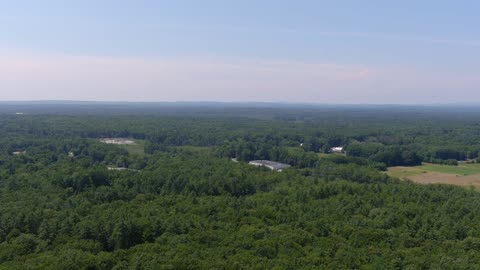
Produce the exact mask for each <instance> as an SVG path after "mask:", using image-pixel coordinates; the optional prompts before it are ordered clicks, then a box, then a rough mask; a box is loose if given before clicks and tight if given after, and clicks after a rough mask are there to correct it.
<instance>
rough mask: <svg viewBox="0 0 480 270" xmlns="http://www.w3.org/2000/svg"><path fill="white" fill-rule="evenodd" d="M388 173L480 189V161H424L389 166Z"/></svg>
mask: <svg viewBox="0 0 480 270" xmlns="http://www.w3.org/2000/svg"><path fill="white" fill-rule="evenodd" d="M387 174H388V175H390V176H392V177H397V178H400V179H404V180H411V181H414V182H417V183H422V184H451V185H458V186H474V187H475V188H476V189H477V190H480V163H460V164H459V165H458V166H449V165H438V164H430V163H424V164H422V165H421V166H415V167H403V166H396V167H390V168H388V171H387Z"/></svg>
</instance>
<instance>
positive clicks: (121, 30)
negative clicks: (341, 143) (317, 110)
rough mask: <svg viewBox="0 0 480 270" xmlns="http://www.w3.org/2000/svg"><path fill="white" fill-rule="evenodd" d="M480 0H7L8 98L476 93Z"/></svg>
mask: <svg viewBox="0 0 480 270" xmlns="http://www.w3.org/2000/svg"><path fill="white" fill-rule="evenodd" d="M479 8H480V3H477V2H472V1H457V2H455V3H450V4H449V3H439V2H437V1H431V0H429V1H422V2H421V3H418V1H402V2H401V3H400V2H399V3H392V2H389V3H386V2H384V1H378V0H377V1H368V2H367V3H365V2H358V1H340V2H335V3H333V2H326V1H297V2H295V3H291V2H289V1H270V0H268V1H262V2H261V3H259V2H257V1H242V2H240V1H238V2H230V3H225V2H224V1H219V0H207V1H202V2H201V3H199V2H197V1H175V2H174V3H173V2H167V1H141V2H135V3H133V2H129V1H102V2H101V3H98V1H90V0H87V1H82V2H77V3H68V4H65V3H63V2H62V1H58V0H50V1H46V2H42V3H40V2H36V1H31V0H30V1H28V0H25V1H15V2H9V3H7V2H5V3H0V32H1V33H2V35H1V36H0V100H2V101H38V100H44V101H53V100H61V101H99V102H267V103H291V104H407V105H432V104H433V105H436V104H476V103H478V101H480V94H478V93H479V92H480V91H478V90H479V89H478V88H479V86H480V54H478V49H479V48H480V35H479V34H480V30H479V29H478V28H476V27H475V25H479V24H480V18H478V16H477V14H476V11H477V10H479Z"/></svg>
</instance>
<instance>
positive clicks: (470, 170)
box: [417, 163, 480, 176]
mask: <svg viewBox="0 0 480 270" xmlns="http://www.w3.org/2000/svg"><path fill="white" fill-rule="evenodd" d="M417 168H420V169H421V170H424V171H429V172H438V173H449V174H456V175H462V176H467V175H474V174H480V163H463V164H462V163H460V164H458V166H446V165H437V164H423V165H422V166H419V167H417Z"/></svg>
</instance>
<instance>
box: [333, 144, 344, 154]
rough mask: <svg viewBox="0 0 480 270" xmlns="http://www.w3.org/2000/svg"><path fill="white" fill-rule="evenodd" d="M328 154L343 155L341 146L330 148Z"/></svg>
mask: <svg viewBox="0 0 480 270" xmlns="http://www.w3.org/2000/svg"><path fill="white" fill-rule="evenodd" d="M330 152H332V153H343V146H336V147H332V148H330Z"/></svg>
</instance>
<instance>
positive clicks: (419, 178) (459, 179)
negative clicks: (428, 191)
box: [406, 172, 480, 190]
mask: <svg viewBox="0 0 480 270" xmlns="http://www.w3.org/2000/svg"><path fill="white" fill-rule="evenodd" d="M406 179H409V180H412V181H414V182H417V183H422V184H448V185H457V186H465V187H469V186H473V187H475V189H477V190H480V174H475V175H468V176H461V175H455V174H448V173H437V172H427V173H422V174H415V175H411V176H408V177H406Z"/></svg>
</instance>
